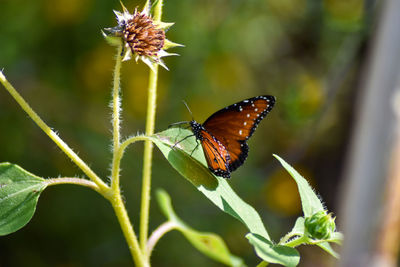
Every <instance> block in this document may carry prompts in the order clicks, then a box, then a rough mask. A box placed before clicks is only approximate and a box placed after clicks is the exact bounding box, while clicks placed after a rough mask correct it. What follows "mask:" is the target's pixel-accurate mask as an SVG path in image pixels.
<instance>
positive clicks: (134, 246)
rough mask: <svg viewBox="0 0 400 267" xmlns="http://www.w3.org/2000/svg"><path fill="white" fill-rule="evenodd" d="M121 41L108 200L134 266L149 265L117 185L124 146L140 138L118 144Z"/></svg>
mask: <svg viewBox="0 0 400 267" xmlns="http://www.w3.org/2000/svg"><path fill="white" fill-rule="evenodd" d="M122 47H123V46H122V42H121V43H120V45H119V46H118V49H117V56H116V62H115V68H114V81H113V89H112V127H113V160H112V168H111V190H110V191H111V194H112V195H111V197H109V198H108V199H109V201H110V202H111V205H112V207H113V209H114V212H115V215H116V216H117V219H118V222H119V224H120V226H121V229H122V232H123V234H124V237H125V240H126V242H127V243H128V247H129V251H130V252H131V255H132V258H133V261H134V262H135V265H136V266H140V267H147V266H149V264H148V261H147V260H146V257H145V256H144V254H143V253H142V251H141V249H140V245H139V241H138V239H137V237H136V234H135V231H134V230H133V226H132V223H131V221H130V219H129V216H128V213H127V211H126V208H125V205H124V202H123V201H122V196H121V190H120V185H119V180H120V165H121V164H120V163H121V159H122V156H123V153H124V150H125V148H126V147H127V146H128V145H129V144H130V143H133V142H134V141H137V140H139V139H140V138H131V139H133V140H131V142H130V143H129V142H124V144H123V145H121V144H120V132H119V130H120V110H121V100H120V97H119V94H120V76H121V62H122V55H121V54H122Z"/></svg>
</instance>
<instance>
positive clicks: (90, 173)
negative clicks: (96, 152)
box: [0, 71, 109, 195]
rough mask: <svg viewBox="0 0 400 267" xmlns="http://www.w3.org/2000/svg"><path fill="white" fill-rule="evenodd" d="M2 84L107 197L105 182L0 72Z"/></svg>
mask: <svg viewBox="0 0 400 267" xmlns="http://www.w3.org/2000/svg"><path fill="white" fill-rule="evenodd" d="M0 82H1V83H2V84H3V86H4V87H5V88H6V89H7V91H8V92H9V93H10V94H11V96H12V97H13V98H14V99H15V101H17V103H18V104H19V105H20V106H21V108H22V109H23V110H24V111H25V112H26V113H27V114H28V116H29V117H30V118H31V119H32V120H33V121H34V122H35V123H36V124H37V125H38V126H39V127H40V129H42V130H43V132H45V133H46V134H47V135H48V136H49V137H50V139H51V140H53V142H54V143H56V145H57V146H58V147H59V148H60V149H61V150H62V151H63V152H64V153H65V154H66V155H67V156H68V157H69V158H70V159H71V160H72V161H73V162H74V163H75V164H76V165H77V166H78V167H79V168H80V169H81V170H82V171H83V172H84V173H85V174H86V175H87V176H88V177H89V178H90V179H91V180H92V181H93V182H94V183H95V184H96V185H97V186H98V187H99V189H100V191H101V192H103V193H104V194H105V195H106V194H107V193H108V191H109V187H108V185H107V184H105V183H104V182H103V180H101V179H100V178H99V177H98V176H97V175H96V174H95V173H94V172H93V171H92V169H90V168H89V166H87V164H86V163H85V162H84V161H83V160H82V159H81V158H80V157H79V156H78V155H77V154H76V153H75V152H74V151H73V150H72V149H71V148H70V147H69V146H68V145H67V144H66V143H65V142H64V141H63V140H62V139H61V138H60V137H59V136H58V135H57V134H56V133H55V132H54V131H52V130H51V129H50V127H49V126H47V124H46V123H45V122H44V121H43V120H42V119H41V118H40V117H39V115H38V114H36V112H35V111H33V109H32V108H31V107H30V106H29V104H28V103H27V102H26V101H25V100H24V99H23V97H22V96H21V95H20V94H19V93H18V92H17V90H15V88H14V87H13V86H12V85H11V84H10V83H9V82H8V81H7V79H6V77H5V76H4V74H3V73H2V72H1V71H0Z"/></svg>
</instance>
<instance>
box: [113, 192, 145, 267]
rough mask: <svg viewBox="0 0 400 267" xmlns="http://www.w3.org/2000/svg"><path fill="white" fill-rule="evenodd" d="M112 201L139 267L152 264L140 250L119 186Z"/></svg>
mask: <svg viewBox="0 0 400 267" xmlns="http://www.w3.org/2000/svg"><path fill="white" fill-rule="evenodd" d="M110 201H111V205H112V207H113V209H114V211H115V215H116V216H117V218H118V222H119V224H120V226H121V229H122V232H123V234H124V237H125V239H126V242H127V243H128V247H129V251H130V252H131V254H132V258H133V261H134V262H135V265H136V266H138V267H148V266H150V265H149V263H148V262H147V260H146V258H145V257H144V255H143V253H142V252H141V250H140V246H139V241H138V239H137V237H136V234H135V232H134V231H133V226H132V223H131V221H130V220H129V217H128V213H127V212H126V209H125V205H124V203H123V201H122V198H121V192H120V190H119V188H118V190H115V191H113V197H112V198H111V199H110Z"/></svg>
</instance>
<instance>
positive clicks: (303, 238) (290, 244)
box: [284, 235, 310, 248]
mask: <svg viewBox="0 0 400 267" xmlns="http://www.w3.org/2000/svg"><path fill="white" fill-rule="evenodd" d="M309 240H310V239H309V238H308V237H307V236H306V235H303V236H301V237H299V238H295V239H293V240H291V241H289V242H287V243H285V244H284V245H285V246H288V247H292V248H294V247H297V246H299V245H301V244H303V243H307V242H308V241H309Z"/></svg>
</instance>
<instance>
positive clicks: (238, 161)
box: [179, 95, 275, 178]
mask: <svg viewBox="0 0 400 267" xmlns="http://www.w3.org/2000/svg"><path fill="white" fill-rule="evenodd" d="M274 104H275V97H273V96H270V95H264V96H256V97H253V98H249V99H245V100H243V101H240V102H238V103H235V104H232V105H230V106H227V107H225V108H223V109H221V110H219V111H217V112H215V113H214V114H212V115H211V116H210V117H209V118H208V119H207V120H206V121H205V122H204V123H203V124H200V123H198V122H197V121H195V120H191V121H190V122H189V125H190V127H191V130H192V132H193V135H194V136H195V137H196V141H199V142H200V143H201V146H202V147H203V151H204V156H205V158H206V161H207V165H208V168H209V169H210V171H211V172H212V173H214V174H215V175H217V176H221V177H224V178H230V176H231V172H233V171H234V170H236V169H237V168H238V167H240V166H241V165H242V164H243V163H244V161H245V160H246V158H247V155H248V153H249V146H248V145H247V140H248V139H249V138H250V137H251V136H252V135H253V133H254V131H255V130H256V128H257V126H258V124H259V123H260V122H261V120H262V119H263V118H264V117H265V116H266V115H267V114H268V113H269V112H270V111H271V109H272V108H273V106H274ZM193 135H190V136H193ZM190 136H187V137H190ZM187 137H186V138H187ZM186 138H184V139H186ZM181 141H183V140H181ZM181 141H179V142H181ZM196 148H197V146H196ZM196 148H195V149H196Z"/></svg>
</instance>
